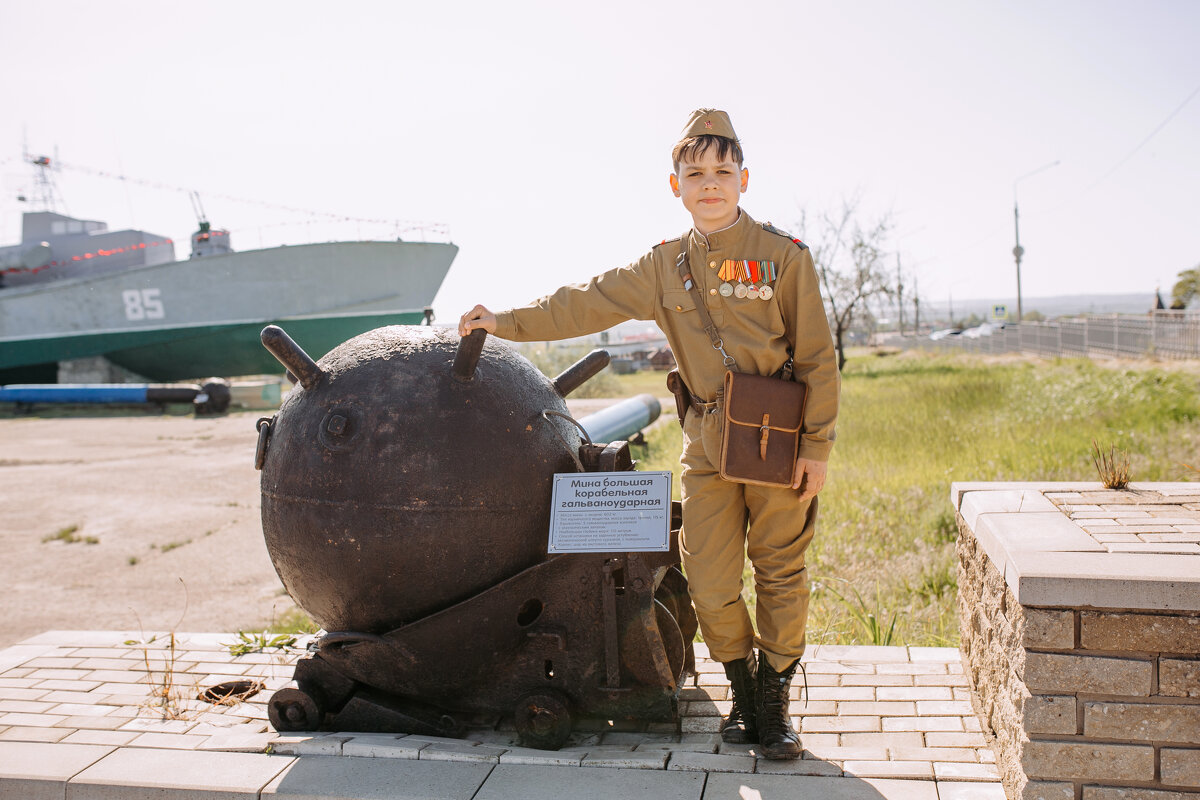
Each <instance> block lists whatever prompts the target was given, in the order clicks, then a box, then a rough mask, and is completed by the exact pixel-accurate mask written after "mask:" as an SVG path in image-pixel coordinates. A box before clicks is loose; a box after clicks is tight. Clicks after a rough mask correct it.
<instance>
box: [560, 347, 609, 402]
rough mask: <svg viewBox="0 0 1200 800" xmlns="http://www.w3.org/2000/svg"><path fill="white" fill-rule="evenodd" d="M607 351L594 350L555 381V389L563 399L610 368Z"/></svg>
mask: <svg viewBox="0 0 1200 800" xmlns="http://www.w3.org/2000/svg"><path fill="white" fill-rule="evenodd" d="M608 362H609V355H608V351H607V350H593V351H592V352H590V353H588V354H587V355H586V356H584V357H583V358H581V359H579V360H578V361H576V362H575V363H574V364H572V365H571V366H569V367H567V368H566V370H564V371H563V373H562V374H561V375H559V376H558V377H557V378H555V379H554V388H555V389H557V390H558V393H559V394H560V395H562V396H563V397H566V396H567V395H569V394H570V393H571V392H573V391H575V390H576V389H578V388H579V387H580V386H582V385H583V384H584V382H586V381H587V380H588V379H589V378H592V377H594V376H595V375H596V373H598V372H599V371H600V370H602V369H604V368H605V367H607V366H608Z"/></svg>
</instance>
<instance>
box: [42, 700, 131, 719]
mask: <svg viewBox="0 0 1200 800" xmlns="http://www.w3.org/2000/svg"><path fill="white" fill-rule="evenodd" d="M116 710H117V706H110V705H89V704H85V703H59V704H58V705H54V706H51V707H50V708H49V709H48V710H47V713H50V714H65V715H67V716H70V717H76V716H78V717H104V716H108V715H109V714H111V713H112V712H114V711H116Z"/></svg>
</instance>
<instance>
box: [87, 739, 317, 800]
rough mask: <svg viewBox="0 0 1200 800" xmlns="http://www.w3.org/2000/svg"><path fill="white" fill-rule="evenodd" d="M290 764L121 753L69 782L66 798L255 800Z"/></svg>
mask: <svg viewBox="0 0 1200 800" xmlns="http://www.w3.org/2000/svg"><path fill="white" fill-rule="evenodd" d="M294 761H295V759H293V758H291V757H288V756H268V755H259V754H253V753H206V752H198V751H178V750H155V749H140V748H122V749H119V750H116V751H115V752H113V753H111V754H110V755H108V756H107V757H105V758H104V759H102V760H100V761H98V762H97V763H95V764H93V765H92V766H90V767H88V768H87V769H85V770H83V771H82V772H80V773H79V774H78V775H76V776H75V777H74V778H72V779H71V781H70V783H69V784H68V785H67V798H68V800H71V798H87V799H88V800H101V799H104V800H107V798H113V800H116V798H120V800H151V799H152V798H153V800H168V798H182V797H185V796H186V797H196V798H204V797H212V798H217V797H220V798H225V797H256V796H257V793H258V792H259V790H260V789H262V788H263V787H264V786H266V785H267V783H269V782H270V781H271V779H272V778H274V777H275V776H276V775H278V774H279V773H280V771H281V770H283V769H284V768H285V767H287V766H288V765H289V764H292V763H293V762H294ZM222 793H224V794H222Z"/></svg>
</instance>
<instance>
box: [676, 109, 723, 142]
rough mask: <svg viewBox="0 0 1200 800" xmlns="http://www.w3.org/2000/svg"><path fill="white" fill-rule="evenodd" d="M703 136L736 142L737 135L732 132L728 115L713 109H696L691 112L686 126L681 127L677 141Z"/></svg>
mask: <svg viewBox="0 0 1200 800" xmlns="http://www.w3.org/2000/svg"><path fill="white" fill-rule="evenodd" d="M705 134H708V135H711V136H721V137H724V138H726V139H732V140H733V141H735V142H736V141H737V134H736V133H734V132H733V123H732V122H730V121H729V115H728V114H726V113H725V112H724V111H718V110H717V109H715V108H698V109H696V110H695V111H693V112H692V116H691V117H689V118H688V121H687V124H686V125H684V126H683V133H681V134H680V135H679V141H681V142H682V141H683V140H684V139H691V138H692V137H694V136H704V135H705Z"/></svg>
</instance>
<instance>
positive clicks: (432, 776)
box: [0, 631, 1004, 800]
mask: <svg viewBox="0 0 1200 800" xmlns="http://www.w3.org/2000/svg"><path fill="white" fill-rule="evenodd" d="M235 640H236V636H234V635H233V634H196V633H189V634H178V635H177V636H175V637H173V638H172V637H171V636H169V635H162V634H160V635H158V636H155V637H148V636H143V635H141V634H130V633H122V632H113V631H52V632H49V633H46V634H43V635H41V636H37V637H34V638H32V639H29V640H27V641H25V642H22V643H21V644H18V645H15V646H13V647H10V648H8V649H7V650H0V797H22V798H41V797H56V798H64V797H66V798H102V797H103V798H116V797H119V798H128V799H133V800H136V798H150V797H154V798H174V797H180V798H183V797H192V798H195V797H204V798H206V799H208V800H217V799H218V798H221V799H223V798H235V797H237V798H246V797H276V798H295V799H297V800H298V799H299V798H332V797H338V798H376V797H379V798H384V797H386V798H414V799H415V798H439V799H440V798H446V799H447V800H449V799H451V798H453V799H455V800H459V799H461V800H509V799H510V798H513V799H515V798H521V799H522V800H538V798H547V799H549V798H562V797H571V798H572V800H587V799H588V798H601V797H603V798H609V797H628V798H641V797H654V798H656V800H657V798H662V800H673V799H674V798H680V799H681V800H682V799H683V798H691V799H692V800H700V798H704V799H705V800H714V799H715V798H736V800H789V799H790V798H822V799H824V798H831V799H832V800H881V798H886V799H887V800H1004V793H1003V791H1002V790H1001V787H1000V784H999V781H998V777H997V774H996V771H995V767H994V756H993V755H992V751H991V750H990V749H989V748H988V747H987V744H986V742H985V739H984V736H983V734H982V733H981V732H980V729H979V724H978V722H977V720H976V719H975V717H974V716H973V714H972V711H971V704H970V702H969V700H968V695H967V689H966V683H965V680H964V679H963V676H962V669H961V666H960V664H959V654H958V651H957V650H954V649H950V648H920V647H912V648H904V647H833V646H825V647H814V648H810V653H809V654H808V655H806V657H805V663H806V666H807V669H808V683H809V687H810V692H809V702H808V704H807V707H805V706H804V704H803V703H801V702H793V705H792V710H793V712H794V713H797V714H798V715H799V714H801V713H802V714H803V728H804V747H805V752H804V757H803V758H802V759H801V760H799V761H792V762H779V761H766V760H764V759H760V758H758V757H757V755H756V754H755V752H754V748H753V747H752V746H730V745H726V744H723V743H721V741H720V737H719V736H717V735H715V732H716V730H717V726H718V725H719V722H720V714H721V713H722V712H723V711H727V710H728V707H729V701H728V700H727V699H726V696H727V695H726V693H727V691H728V689H727V687H726V685H725V679H724V676H723V674H721V668H720V665H719V664H715V663H713V662H712V661H710V660H709V659H708V658H707V653H706V652H705V651H704V649H703V645H698V646H697V660H698V670H699V675H698V676H697V679H696V680H695V681H691V680H689V681H688V683H687V685H686V687H685V688H684V689H683V690H682V692H681V698H682V702H681V711H682V718H681V721H680V723H679V725H678V726H676V725H674V724H662V723H658V724H643V725H640V726H634V725H630V724H611V723H607V722H598V723H594V724H591V725H588V726H586V727H585V728H584V729H583V730H577V731H576V733H575V734H574V735H573V737H572V740H571V742H570V743H569V744H568V746H567V747H565V748H563V749H562V750H559V751H557V752H547V751H540V750H529V749H524V748H520V747H517V746H516V744H515V734H514V733H513V732H512V730H511V727H509V726H507V725H505V723H504V722H503V721H499V720H479V723H480V724H479V726H478V727H473V728H471V729H470V730H469V731H468V734H467V736H466V738H465V739H462V740H454V739H439V738H436V737H423V736H403V735H391V734H355V733H328V734H320V733H318V734H302V735H282V736H281V735H279V734H277V733H275V732H274V731H273V730H272V729H271V728H270V725H269V723H268V722H267V713H266V701H267V698H268V697H269V695H270V692H271V691H272V690H274V689H276V688H279V687H280V686H283V685H285V684H286V683H287V682H288V680H289V678H290V677H291V663H292V662H293V661H294V659H295V658H296V657H297V656H298V655H299V653H300V652H301V650H300V649H297V648H290V649H288V650H279V649H269V650H266V651H265V652H255V653H250V654H247V655H242V656H233V655H231V654H230V649H229V647H228V644H229V643H232V642H234V641H235ZM172 642H173V643H174V647H172ZM299 644H301V645H302V644H303V641H301V642H300V643H299ZM229 680H258V681H262V682H263V683H264V684H265V686H266V688H265V690H264V691H262V692H260V693H259V694H257V695H255V696H253V697H251V698H248V699H247V700H246V701H245V702H236V703H231V704H229V705H213V704H212V703H209V702H207V701H202V700H199V699H197V695H198V694H199V693H200V692H201V691H203V689H205V688H207V687H210V686H213V685H215V684H218V683H222V682H225V681H229ZM799 682H800V681H799V679H798V680H797V683H799ZM794 692H796V693H798V692H799V687H798V686H797V687H794ZM794 696H797V695H794ZM797 721H799V720H797Z"/></svg>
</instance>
